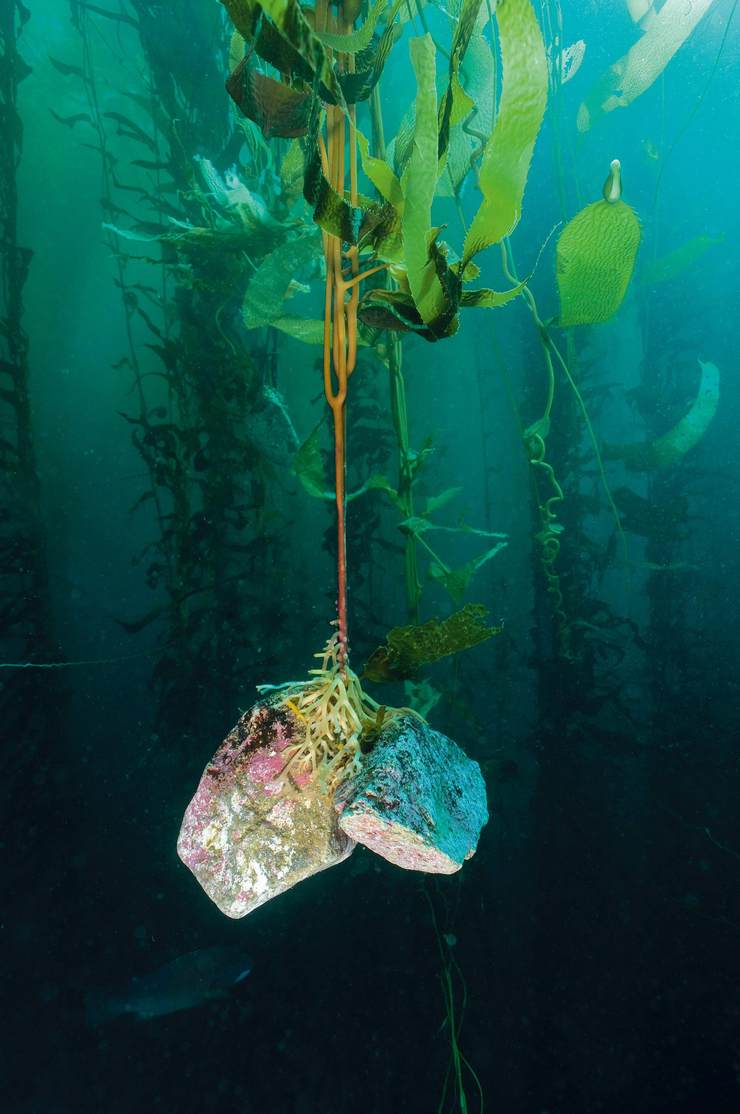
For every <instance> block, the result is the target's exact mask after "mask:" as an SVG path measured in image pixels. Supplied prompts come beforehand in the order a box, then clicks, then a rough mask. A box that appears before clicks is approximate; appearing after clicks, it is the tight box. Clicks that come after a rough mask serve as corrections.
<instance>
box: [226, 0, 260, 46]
mask: <svg viewBox="0 0 740 1114" xmlns="http://www.w3.org/2000/svg"><path fill="white" fill-rule="evenodd" d="M221 3H222V4H223V6H224V7H225V8H226V11H227V12H228V13H229V19H230V20H231V22H232V23H233V24H234V27H235V28H236V30H237V31H238V32H239V34H240V35H241V37H242V38H243V39H244V40H245V41H246V42H251V41H252V39H253V37H254V33H255V31H256V30H257V25H258V23H259V20H260V15H261V14H262V6H261V4H259V3H258V2H257V0H221Z"/></svg>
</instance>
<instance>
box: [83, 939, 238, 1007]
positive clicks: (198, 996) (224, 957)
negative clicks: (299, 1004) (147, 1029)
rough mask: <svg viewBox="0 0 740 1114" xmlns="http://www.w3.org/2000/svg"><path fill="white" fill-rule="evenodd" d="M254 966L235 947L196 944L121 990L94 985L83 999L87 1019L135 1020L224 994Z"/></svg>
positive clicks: (213, 998)
mask: <svg viewBox="0 0 740 1114" xmlns="http://www.w3.org/2000/svg"><path fill="white" fill-rule="evenodd" d="M251 969H252V964H251V961H250V960H249V959H248V958H247V957H246V956H245V955H244V953H243V952H241V951H239V950H238V949H236V948H199V949H198V950H197V951H194V952H187V954H186V955H181V956H178V957H177V959H173V960H172V961H171V962H170V963H165V965H164V966H163V967H160V968H158V969H157V970H156V971H152V973H151V974H149V975H142V976H140V977H139V976H135V977H134V978H132V979H131V981H130V982H129V984H128V985H127V986H126V987H123V988H122V989H121V990H119V991H112V992H110V993H107V992H99V991H93V992H91V993H90V994H88V996H87V998H86V1000H85V1014H86V1018H87V1022H88V1024H89V1025H105V1024H106V1023H107V1022H109V1021H113V1020H114V1019H115V1018H117V1017H123V1016H124V1015H125V1014H130V1015H131V1016H133V1017H135V1018H136V1019H137V1020H138V1021H145V1020H147V1019H149V1018H153V1017H164V1016H165V1015H166V1014H168V1013H177V1012H178V1011H179V1010H189V1009H193V1008H194V1007H196V1006H202V1005H204V1003H206V1002H212V1001H214V1000H217V999H219V998H226V997H228V995H229V993H230V992H231V991H232V990H233V988H234V987H235V986H237V985H238V984H239V983H241V982H243V980H244V979H245V978H246V977H247V975H248V974H249V973H250V971H251Z"/></svg>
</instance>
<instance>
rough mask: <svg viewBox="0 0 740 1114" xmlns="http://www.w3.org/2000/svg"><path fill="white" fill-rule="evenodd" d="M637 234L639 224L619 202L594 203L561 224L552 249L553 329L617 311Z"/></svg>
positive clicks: (587, 322) (586, 322)
mask: <svg viewBox="0 0 740 1114" xmlns="http://www.w3.org/2000/svg"><path fill="white" fill-rule="evenodd" d="M640 235H641V233H640V222H639V221H638V219H637V216H636V215H635V213H634V210H632V209H631V208H630V207H629V205H627V204H626V203H625V202H624V201H617V202H615V203H614V204H610V203H609V202H607V201H594V202H593V204H591V205H587V206H586V208H585V209H581V211H580V213H577V214H576V216H574V217H573V220H571V221H569V222H568V224H566V226H565V228H564V229H563V231H562V232H561V234H560V237H559V239H558V243H557V247H556V249H555V257H556V268H557V283H558V292H559V294H560V317H559V319H558V325H560V326H562V327H569V326H571V325H594V324H596V323H597V322H599V321H608V320H609V318H610V317H612V316H613V315H614V314H615V313H616V312H617V310H618V309H619V307H620V305H621V304H622V299H623V298H624V295H625V292H626V290H627V286H628V284H629V281H630V278H631V277H632V271H633V268H634V265H635V256H636V255H637V249H638V247H639V244H640Z"/></svg>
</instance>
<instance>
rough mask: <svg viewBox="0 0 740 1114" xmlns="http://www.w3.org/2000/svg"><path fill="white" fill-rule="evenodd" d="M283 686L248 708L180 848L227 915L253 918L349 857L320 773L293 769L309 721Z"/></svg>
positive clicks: (214, 766) (203, 788) (210, 773)
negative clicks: (288, 699)
mask: <svg viewBox="0 0 740 1114" xmlns="http://www.w3.org/2000/svg"><path fill="white" fill-rule="evenodd" d="M289 695H290V693H289V692H286V691H285V690H282V691H281V693H280V694H279V695H276V694H275V695H271V696H269V697H268V698H266V699H264V700H260V701H258V703H257V704H255V705H254V707H253V708H251V709H250V710H249V711H248V712H246V713H245V714H244V715H243V716H242V717H241V719H240V720H239V722H238V723H237V724H236V726H235V727H234V729H233V730H232V731H230V732H229V734H228V735H227V736H226V739H225V740H224V741H223V743H222V744H221V746H220V747H219V748H218V750H217V751H216V753H215V755H214V756H213V758H212V759H211V761H210V762H209V764H208V765H207V766H206V768H205V770H204V772H203V776H202V777H201V779H200V783H199V785H198V789H197V791H196V793H195V796H194V797H193V799H192V801H191V802H190V804H189V805H188V808H187V810H186V812H185V816H184V818H183V822H182V827H181V829H180V836H179V839H178V842H177V851H178V854H179V856H180V858H181V859H182V861H183V862H184V863H185V865H186V866H187V867H189V868H190V870H192V872H193V874H194V875H195V877H196V878H197V879H198V881H199V882H200V884H201V886H202V887H203V889H204V890H205V891H206V893H207V894H208V896H209V897H210V898H211V900H212V901H213V902H215V904H216V905H217V906H218V908H219V909H220V910H221V912H222V913H225V914H226V915H227V916H229V917H243V916H245V915H246V914H247V913H251V912H252V910H253V909H256V908H257V907H258V906H260V905H263V904H264V903H265V902H266V901H269V900H270V899H271V898H273V897H276V896H277V895H278V894H280V893H283V892H284V891H285V890H288V889H290V887H291V886H294V885H295V884H296V883H297V882H301V881H302V880H303V879H304V878H308V877H309V876H310V875H311V874H316V873H317V872H318V871H320V870H325V869H326V867H330V866H334V865H335V864H336V863H339V862H341V861H342V860H343V859H346V858H347V856H348V855H350V854H351V852H352V850H353V849H354V843H353V841H352V839H351V838H350V837H349V836H348V835H346V834H345V833H344V832H342V831H341V830H340V829H339V827H338V824H337V815H336V810H335V808H334V805H333V800H332V795H331V794H330V793H329V792H328V790H327V789H326V788H325V787H322V784H321V778H320V775H319V774H314V773H312V772H311V771H310V770H308V769H306V768H305V767H299V768H297V769H296V770H294V771H291V772H290V773H289V774H286V765H287V763H288V761H289V759H290V756H291V753H292V748H295V747H297V746H298V745H299V744H300V742H301V740H302V738H303V735H304V732H305V728H304V727H303V725H302V724H301V723H300V721H299V719H298V717H297V716H295V715H294V714H293V712H292V711H291V710H290V708H289V707H288V706H287V705H286V703H285V699H286V696H289Z"/></svg>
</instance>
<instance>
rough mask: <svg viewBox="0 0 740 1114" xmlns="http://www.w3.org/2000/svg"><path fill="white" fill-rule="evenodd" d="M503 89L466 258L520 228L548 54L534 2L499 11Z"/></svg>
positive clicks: (511, 2)
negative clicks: (479, 203) (478, 206)
mask: <svg viewBox="0 0 740 1114" xmlns="http://www.w3.org/2000/svg"><path fill="white" fill-rule="evenodd" d="M496 21H497V23H498V29H499V39H500V43H501V64H502V67H503V85H502V90H501V101H500V105H499V111H498V116H497V118H496V123H495V126H494V129H493V133H492V134H491V136H490V138H489V140H488V142H487V143H486V146H485V150H484V152H483V159H482V162H481V168H480V188H481V192H482V194H483V202H482V204H481V206H480V208H479V210H478V212H477V213H476V215H475V217H474V218H473V223H472V224H471V226H470V229H469V230H468V234H467V236H466V237H465V246H464V248H463V260H464V261H465V262H467V261H468V260H469V259H471V258H472V257H473V256H474V255H475V254H476V252H479V251H482V250H483V248H486V247H489V246H490V245H491V244H496V243H498V242H499V241H500V240H502V239H503V237H504V236H508V235H509V234H510V233H511V232H512V231H513V230H514V228H515V227H516V225H517V223H518V221H519V218H520V216H521V212H522V202H523V198H524V188H525V186H526V184H527V175H528V173H529V165H530V162H531V160H532V152H533V151H534V145H535V142H536V140H537V135H538V133H539V130H540V126H541V124H542V119H543V117H544V115H545V106H546V104H547V87H548V75H547V56H546V54H545V44H544V42H543V40H542V33H541V31H540V28H539V24H538V23H537V17H536V16H535V13H534V9H533V7H532V4H531V3H530V0H507V2H506V3H505V4H500V5H499V6H498V7H497V9H496Z"/></svg>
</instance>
